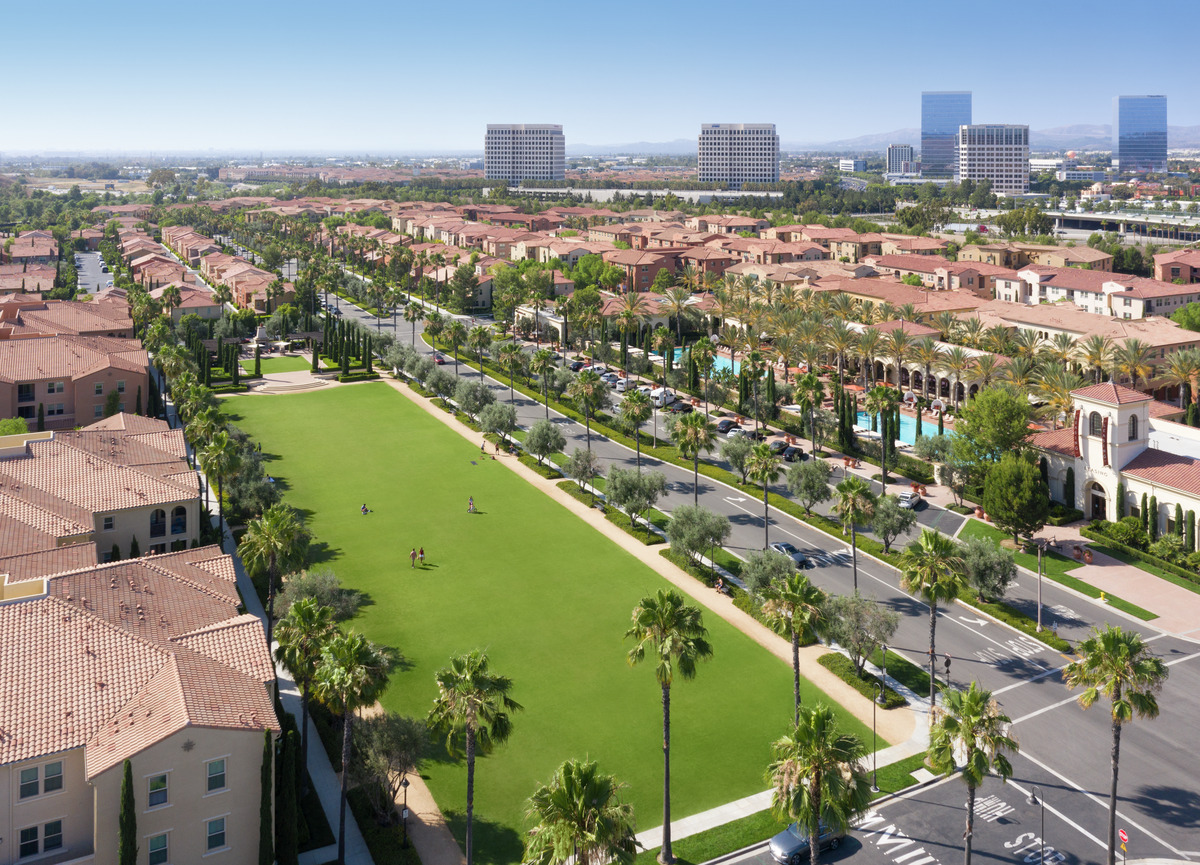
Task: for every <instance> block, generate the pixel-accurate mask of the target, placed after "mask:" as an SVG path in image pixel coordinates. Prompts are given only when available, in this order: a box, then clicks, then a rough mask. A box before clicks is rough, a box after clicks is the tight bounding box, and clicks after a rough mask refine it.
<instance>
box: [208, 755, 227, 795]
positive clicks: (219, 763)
mask: <svg viewBox="0 0 1200 865" xmlns="http://www.w3.org/2000/svg"><path fill="white" fill-rule="evenodd" d="M207 765H208V790H207V792H209V793H215V792H216V791H217V790H224V789H225V759H224V758H222V759H220V760H211V761H210V762H209V763H208V764H207Z"/></svg>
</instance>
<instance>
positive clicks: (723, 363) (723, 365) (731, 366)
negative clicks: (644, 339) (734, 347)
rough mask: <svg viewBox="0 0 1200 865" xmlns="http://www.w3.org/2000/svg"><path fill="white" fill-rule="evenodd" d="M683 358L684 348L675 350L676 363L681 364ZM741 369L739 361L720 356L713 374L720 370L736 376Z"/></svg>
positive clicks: (714, 366) (715, 362) (717, 356)
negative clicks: (725, 370)
mask: <svg viewBox="0 0 1200 865" xmlns="http://www.w3.org/2000/svg"><path fill="white" fill-rule="evenodd" d="M654 353H655V354H661V352H657V351H656V352H654ZM682 358H683V349H682V348H677V349H675V363H679V361H680V359H682ZM740 367H741V364H740V363H738V362H737V361H730V359H729V358H727V357H725V356H724V355H720V354H718V355H715V356H714V357H713V372H716V371H717V370H719V369H727V370H729V371H730V372H732V373H733V374H734V375H737V374H738V369H739V368H740Z"/></svg>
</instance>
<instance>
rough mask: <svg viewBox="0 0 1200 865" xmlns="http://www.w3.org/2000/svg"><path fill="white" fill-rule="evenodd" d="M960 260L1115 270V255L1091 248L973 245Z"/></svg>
mask: <svg viewBox="0 0 1200 865" xmlns="http://www.w3.org/2000/svg"><path fill="white" fill-rule="evenodd" d="M958 260H959V261H978V262H982V263H984V264H995V265H999V266H1000V267H1007V268H1011V269H1013V270H1017V269H1019V268H1022V267H1025V266H1026V265H1030V264H1042V265H1046V266H1047V267H1079V268H1083V269H1084V270H1105V271H1111V270H1112V256H1111V255H1109V254H1108V253H1107V252H1101V251H1100V250H1099V249H1092V248H1091V247H1090V246H1047V245H1045V244H1040V243H981V244H969V245H967V246H964V247H963V248H962V249H960V250H959V251H958ZM1160 278H1161V277H1160Z"/></svg>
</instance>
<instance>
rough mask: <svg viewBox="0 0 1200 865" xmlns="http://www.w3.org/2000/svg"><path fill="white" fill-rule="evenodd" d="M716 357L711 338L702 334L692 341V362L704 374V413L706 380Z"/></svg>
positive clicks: (706, 406)
mask: <svg viewBox="0 0 1200 865" xmlns="http://www.w3.org/2000/svg"><path fill="white" fill-rule="evenodd" d="M716 359H717V347H716V346H715V345H713V342H712V340H711V339H709V338H708V337H707V336H702V337H700V339H698V340H696V341H695V342H694V343H692V362H693V363H695V364H696V369H697V370H699V372H700V375H702V376H704V413H705V414H706V415H707V414H708V381H709V377H710V376H711V375H712V371H713V365H714V364H715V363H716Z"/></svg>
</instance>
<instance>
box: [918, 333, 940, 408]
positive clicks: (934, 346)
mask: <svg viewBox="0 0 1200 865" xmlns="http://www.w3.org/2000/svg"><path fill="white" fill-rule="evenodd" d="M912 359H913V360H915V361H916V362H917V363H919V364H920V365H921V366H922V368H923V369H924V370H925V378H924V379H923V380H922V382H921V383H922V384H923V385H924V387H923V388H922V391H923V393H924V396H925V397H927V398H931V397H930V393H931V392H932V395H933V396H937V395H938V390H937V387H936V386H935V387H933V388H930V386H929V385H930V379H931V378H933V367H934V364H938V363H941V362H942V347H941V346H940V345H938V343H937V340H936V339H934V338H933V337H932V336H925V337H922V338H921V339H919V340H917V342H916V344H915V345H914V346H913V347H912Z"/></svg>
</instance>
